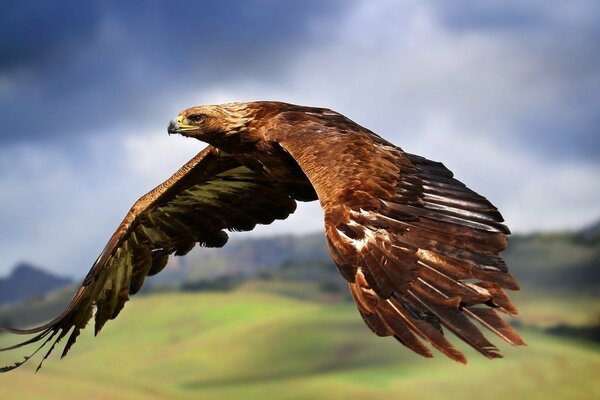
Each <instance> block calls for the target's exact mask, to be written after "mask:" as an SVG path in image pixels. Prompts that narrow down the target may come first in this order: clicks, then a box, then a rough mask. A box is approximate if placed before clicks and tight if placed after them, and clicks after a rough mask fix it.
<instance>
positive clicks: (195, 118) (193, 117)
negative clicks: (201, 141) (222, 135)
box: [187, 114, 206, 123]
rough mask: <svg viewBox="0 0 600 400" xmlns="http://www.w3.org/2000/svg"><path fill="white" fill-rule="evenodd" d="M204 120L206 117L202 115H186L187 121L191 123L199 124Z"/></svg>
mask: <svg viewBox="0 0 600 400" xmlns="http://www.w3.org/2000/svg"><path fill="white" fill-rule="evenodd" d="M205 118H206V115H204V114H191V115H188V117H187V119H189V120H190V121H191V122H196V123H198V122H201V121H203V120H204V119H205Z"/></svg>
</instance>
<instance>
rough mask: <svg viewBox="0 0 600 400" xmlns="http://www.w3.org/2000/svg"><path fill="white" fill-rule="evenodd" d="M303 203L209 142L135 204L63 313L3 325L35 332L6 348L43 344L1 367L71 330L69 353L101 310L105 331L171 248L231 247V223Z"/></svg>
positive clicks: (98, 323) (238, 225)
mask: <svg viewBox="0 0 600 400" xmlns="http://www.w3.org/2000/svg"><path fill="white" fill-rule="evenodd" d="M295 208H296V202H295V201H294V200H293V199H292V198H290V196H289V195H288V194H287V190H282V189H281V188H279V187H278V186H277V185H276V184H275V183H273V182H272V181H271V180H269V179H267V178H265V177H263V176H260V175H258V174H257V173H255V172H252V171H251V170H250V169H248V168H246V167H244V166H242V165H241V164H239V163H238V162H237V161H236V160H235V159H234V158H233V157H231V156H229V155H228V154H226V153H223V152H221V151H219V150H217V149H215V148H213V147H208V148H206V149H205V150H204V151H202V152H201V153H199V154H198V155H197V156H196V157H194V158H193V159H192V160H190V161H189V162H188V163H187V164H185V165H184V166H183V167H182V168H181V169H180V170H179V171H177V172H176V173H175V174H174V175H173V176H172V177H171V178H169V179H168V180H167V181H165V182H164V183H162V184H161V185H160V186H158V187H156V188H155V189H154V190H152V191H151V192H149V193H148V194H146V195H145V196H143V197H142V198H140V199H139V200H138V201H137V202H136V203H135V204H134V205H133V207H132V208H131V210H130V211H129V212H128V213H127V216H126V217H125V219H124V220H123V222H122V223H121V224H120V225H119V227H118V228H117V230H116V232H115V233H114V234H113V236H112V237H111V239H110V240H109V242H108V244H107V245H106V247H105V248H104V250H103V251H102V253H101V254H100V256H99V257H98V259H97V260H96V262H95V263H94V265H93V267H92V269H91V270H90V272H89V273H88V275H87V276H86V278H85V279H84V281H83V284H82V285H81V287H80V288H79V289H78V290H77V292H76V293H75V296H74V297H73V300H72V301H71V303H70V304H69V305H68V307H67V308H66V309H65V310H64V312H63V313H62V314H61V315H59V316H58V317H57V318H55V319H54V320H52V321H50V322H49V323H47V324H45V325H42V326H39V327H36V328H32V329H12V328H4V329H3V330H4V331H6V332H11V333H16V334H35V336H33V337H32V338H30V339H29V340H26V341H24V342H21V343H19V344H16V345H14V346H11V347H7V348H3V349H0V351H6V350H11V349H15V348H18V347H22V346H24V345H27V344H32V343H36V342H41V345H40V346H39V347H38V348H37V349H36V350H35V351H34V352H33V354H31V355H30V356H28V357H26V358H25V359H24V360H23V361H21V362H18V363H16V364H14V365H11V366H7V367H4V368H0V372H7V371H10V370H12V369H14V368H17V367H19V366H20V365H22V364H23V363H25V362H26V361H27V360H29V359H30V357H31V356H33V355H34V354H36V353H37V352H38V351H39V350H41V349H42V348H44V347H46V346H49V348H48V350H47V351H46V353H45V355H44V357H43V359H42V362H43V360H44V359H46V358H47V357H48V355H49V354H50V353H51V352H52V350H53V349H54V347H55V346H56V344H57V343H58V342H59V341H60V340H62V339H63V338H65V337H67V335H69V336H68V339H67V343H66V345H65V347H64V350H63V352H62V356H63V357H64V356H65V355H66V354H67V352H68V351H69V349H70V348H71V346H72V345H73V344H74V343H75V340H76V339H77V337H78V335H79V333H80V331H81V329H83V328H84V327H85V326H86V324H87V322H88V321H89V320H90V319H91V318H92V316H93V315H94V309H95V310H96V312H95V333H96V334H97V333H98V332H99V331H100V329H101V328H102V326H103V325H104V324H105V323H106V322H107V321H108V320H109V319H113V318H115V317H116V316H117V315H118V314H119V312H120V311H121V309H122V308H123V306H124V304H125V302H126V301H127V300H128V299H129V295H132V294H135V293H136V292H138V291H139V290H140V288H141V287H142V284H143V283H144V279H145V278H146V276H149V275H154V274H156V273H158V272H160V271H161V270H162V269H163V268H164V267H165V266H166V264H167V260H168V258H169V255H171V254H175V255H183V254H186V253H187V252H188V251H190V250H191V249H192V248H193V247H194V246H195V245H196V243H199V244H200V245H202V246H207V247H220V246H223V245H224V244H225V243H226V242H227V238H228V237H227V234H226V233H225V232H224V229H227V230H236V231H247V230H251V229H253V228H254V226H255V225H256V224H270V223H271V222H273V221H274V220H275V219H285V218H286V217H287V216H288V215H289V214H291V213H292V212H294V210H295ZM42 362H40V365H39V366H38V369H39V368H40V367H41V365H42Z"/></svg>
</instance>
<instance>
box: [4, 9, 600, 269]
mask: <svg viewBox="0 0 600 400" xmlns="http://www.w3.org/2000/svg"><path fill="white" fill-rule="evenodd" d="M251 100H278V101H285V102H291V103H297V104H303V105H312V106H320V107H328V108H331V109H334V110H336V111H338V112H341V113H342V114H344V115H346V116H348V117H349V118H351V119H353V120H354V121H356V122H358V123H359V124H361V125H363V126H365V127H367V128H369V129H371V130H373V131H375V132H377V133H378V134H380V135H381V136H383V137H384V138H386V139H388V140H389V141H391V142H393V143H395V144H396V145H398V146H400V147H401V148H403V149H404V150H405V151H408V152H411V153H416V154H419V155H422V156H425V157H428V158H431V159H434V160H438V161H442V162H444V164H445V165H446V166H447V167H448V168H450V169H451V170H452V171H453V172H454V173H455V175H456V176H457V178H459V179H460V180H462V181H463V182H465V183H466V184H467V185H468V186H470V187H471V188H473V189H474V190H476V191H478V192H480V193H481V194H483V195H485V196H486V197H487V198H488V199H490V200H491V201H492V202H493V203H494V204H495V205H496V206H497V207H498V208H499V209H500V210H501V211H502V213H503V215H504V217H505V219H506V221H507V224H508V225H509V227H510V228H511V229H512V231H513V232H521V233H527V232H533V231H539V230H563V229H571V230H572V229H579V228H581V227H584V226H586V225H588V224H591V223H593V222H595V221H596V220H598V219H599V218H600V201H598V198H600V184H599V178H598V177H599V176H600V132H598V131H599V129H600V3H598V2H597V1H594V0H589V1H585V0H573V1H568V2H564V1H558V0H543V1H542V0H532V1H527V2H523V1H516V0H508V1H503V2H498V1H485V0H480V1H466V0H458V1H452V2H445V1H433V0H389V1H387V0H381V1H377V2H374V1H348V0H345V1H342V0H329V1H328V0H318V1H317V0H308V1H302V2H297V1H275V0H273V1H269V0H248V1H244V2H241V1H240V2H234V1H195V2H190V1H183V0H175V1H174V0H171V1H146V2H135V1H127V2H124V1H117V0H114V1H111V0H105V1H86V2H81V1H76V0H63V1H57V0H48V1H44V2H23V1H11V0H5V1H2V2H1V3H0V120H1V122H2V127H1V128H0V254H2V258H1V259H0V275H2V274H6V273H8V271H10V269H11V268H12V267H13V266H14V265H15V264H16V263H17V262H19V261H28V262H31V263H34V264H37V265H39V266H41V267H43V268H45V269H48V270H51V271H54V272H57V273H61V274H63V275H70V276H81V275H83V274H84V273H85V272H86V271H87V270H88V269H89V267H90V266H91V263H92V262H93V261H94V260H95V258H96V256H97V255H98V253H99V252H100V250H101V249H102V248H103V247H104V244H105V243H106V241H107V239H108V238H109V237H110V235H111V234H112V232H113V231H114V229H115V228H116V226H117V225H118V223H119V222H120V220H121V219H122V218H123V216H124V215H125V213H126V212H127V210H128V209H129V207H130V206H131V204H132V203H133V202H134V201H135V200H136V199H137V198H138V197H140V196H141V195H142V194H144V193H145V192H147V191H148V190H150V189H151V188H152V187H154V186H156V185H157V184H159V183H160V182H161V181H162V180H164V179H166V178H167V177H168V176H170V175H171V173H172V172H174V171H175V170H176V169H177V168H179V166H181V165H182V164H183V163H185V161H187V160H188V159H189V158H191V157H192V156H194V155H195V154H196V153H197V152H198V151H200V150H201V149H202V148H203V147H204V146H205V145H204V144H203V143H201V142H198V141H195V140H193V139H189V138H183V137H178V136H172V137H169V136H168V135H167V133H166V126H167V124H168V121H169V120H170V119H171V118H173V117H174V116H176V115H177V114H178V113H179V111H181V110H182V109H185V108H187V107H190V106H192V105H199V104H217V103H223V102H230V101H251ZM320 229H322V212H321V210H320V209H319V206H318V204H317V203H316V202H313V203H308V204H302V205H301V206H300V207H299V209H298V211H297V212H296V213H295V214H294V216H292V217H291V218H290V219H288V220H286V221H277V222H276V223H275V224H273V225H270V226H267V227H260V228H259V229H257V230H255V231H254V232H252V233H245V234H244V235H246V236H249V235H252V234H254V235H274V234H278V233H308V232H316V231H318V230H320Z"/></svg>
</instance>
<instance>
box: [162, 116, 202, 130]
mask: <svg viewBox="0 0 600 400" xmlns="http://www.w3.org/2000/svg"><path fill="white" fill-rule="evenodd" d="M186 122H188V121H187V118H185V117H184V116H182V115H178V116H177V118H175V119H172V120H171V121H170V122H169V127H168V128H167V132H168V133H169V135H171V134H174V133H179V134H183V133H185V132H190V131H195V130H198V127H197V126H193V125H188V124H186Z"/></svg>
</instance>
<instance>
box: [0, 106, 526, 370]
mask: <svg viewBox="0 0 600 400" xmlns="http://www.w3.org/2000/svg"><path fill="white" fill-rule="evenodd" d="M169 133H178V134H181V135H184V136H189V137H194V138H196V139H199V140H202V141H205V142H208V143H209V144H210V146H209V147H208V148H206V149H205V150H204V151H202V152H201V153H199V154H198V155H197V156H196V157H194V158H193V159H192V160H190V161H189V162H188V163H187V164H185V165H184V166H183V167H182V168H181V169H180V170H179V171H177V172H176V173H175V174H174V175H173V176H172V177H171V178H169V179H168V180H167V181H165V182H164V183H162V184H161V185H159V186H158V187H156V188H155V189H154V190H152V191H151V192H149V193H148V194H146V195H145V196H143V197H141V198H140V200H138V201H137V202H136V203H135V204H134V205H133V207H132V208H131V210H130V211H129V212H128V214H127V215H126V217H125V219H124V220H123V222H122V223H121V224H120V225H119V227H118V228H117V230H116V231H115V233H114V235H113V236H112V237H111V238H110V240H109V242H108V244H107V245H106V247H105V248H104V250H103V251H102V253H101V254H100V256H99V257H98V259H97V260H96V262H95V263H94V265H93V266H92V269H91V270H90V272H89V273H88V275H87V276H86V278H85V279H84V281H83V283H82V286H81V287H80V288H79V290H78V291H77V292H76V294H75V296H74V298H73V300H72V301H71V303H70V304H69V305H68V307H67V308H66V309H65V311H64V312H63V313H62V314H60V315H59V316H58V317H56V318H55V319H54V320H52V321H50V322H49V323H47V324H44V325H42V326H39V327H35V328H31V329H13V328H4V330H5V331H7V332H11V333H15V334H31V335H34V336H33V337H32V338H31V339H28V340H26V341H24V342H21V343H18V344H16V345H14V346H11V347H8V348H4V349H0V351H2V350H12V349H15V348H18V347H21V346H24V345H29V344H33V343H38V342H41V345H40V346H39V347H38V348H37V349H36V350H35V351H34V353H33V354H36V353H37V352H38V351H40V350H41V349H42V348H45V347H48V350H46V353H45V354H44V356H43V358H42V361H43V360H44V359H45V358H47V357H48V355H49V354H50V353H51V352H52V350H53V349H54V348H55V346H56V345H57V343H58V342H59V341H61V340H62V339H63V338H65V337H66V338H67V342H66V344H65V347H64V349H63V353H62V355H63V356H64V355H66V354H67V352H68V351H69V349H70V348H71V346H72V345H73V344H74V343H75V341H76V339H77V337H78V335H79V333H80V331H81V329H83V328H84V327H85V326H86V324H87V322H88V321H89V320H90V319H91V318H92V317H93V318H94V319H95V332H96V333H98V332H99V331H100V330H101V329H102V327H103V326H104V324H105V323H106V322H107V321H108V320H110V319H113V318H115V317H116V316H117V315H118V314H119V312H120V310H121V309H122V308H123V306H124V304H125V302H126V301H127V300H128V299H129V296H130V295H132V294H135V293H137V292H138V291H139V290H140V288H141V287H142V285H143V282H144V279H145V277H146V276H148V275H153V274H156V273H159V272H160V271H161V270H162V269H163V268H164V267H165V266H166V265H167V261H168V258H169V256H170V255H173V254H174V255H184V254H186V253H187V252H189V251H190V250H191V249H192V248H193V247H194V246H195V245H196V244H200V245H202V246H214V247H220V246H223V245H224V244H225V243H226V242H227V233H226V232H225V231H227V230H230V231H236V230H237V231H246V230H251V229H253V228H254V226H255V225H256V224H270V223H271V222H273V221H274V220H275V219H284V218H286V217H287V216H288V215H289V214H291V213H292V212H293V211H294V210H295V207H296V203H295V201H296V200H300V201H310V200H316V199H318V200H319V201H320V203H321V206H322V207H323V210H324V213H325V233H326V239H327V245H328V247H329V249H330V252H331V257H332V259H333V261H334V262H335V264H336V266H337V267H338V269H339V271H340V273H341V275H342V276H343V278H344V279H346V280H347V281H348V285H349V289H350V292H351V294H352V296H353V298H354V300H355V302H356V305H357V307H358V311H359V313H360V315H361V316H362V318H363V320H364V321H365V323H366V324H367V326H368V327H369V328H370V329H371V330H372V331H373V332H374V333H376V334H377V335H379V336H393V337H395V338H396V339H397V340H398V341H400V342H401V343H402V344H404V345H405V346H407V347H408V348H410V349H412V350H413V351H415V352H417V353H418V354H421V355H423V356H426V357H431V356H432V353H431V351H430V350H429V348H428V347H427V345H426V343H429V344H430V345H431V346H432V347H434V348H435V349H437V350H439V351H440V352H442V353H444V354H445V355H447V356H448V357H450V358H452V359H454V360H456V361H459V362H466V358H465V357H464V355H463V354H462V353H461V352H460V351H458V350H457V349H456V348H454V347H453V345H452V344H451V343H450V342H449V341H448V340H447V339H446V338H445V337H444V335H443V330H444V328H445V329H447V330H449V331H452V332H453V333H454V334H455V335H456V336H458V337H459V338H461V339H462V340H463V341H465V342H466V343H468V344H469V345H471V346H472V347H473V348H475V349H476V350H478V351H479V352H480V353H482V354H483V355H485V356H487V357H489V358H496V357H500V354H499V352H498V349H497V348H496V347H495V346H494V345H493V344H492V343H491V342H489V341H488V340H487V339H486V338H485V336H484V335H483V333H482V332H481V331H480V330H479V329H478V327H477V326H476V325H474V324H473V321H476V322H477V323H478V324H479V325H481V326H482V327H484V328H486V329H487V330H489V331H490V332H492V333H494V334H496V335H497V336H499V337H500V338H502V339H503V340H505V341H507V342H508V343H510V344H513V345H520V344H523V341H522V340H521V338H520V337H519V336H518V334H517V333H516V332H515V331H514V330H513V329H512V328H511V327H510V326H509V325H508V324H507V323H506V322H505V321H504V320H503V319H502V318H500V316H499V315H498V313H497V312H502V313H505V314H514V313H516V308H515V307H514V306H513V305H512V303H511V302H510V300H509V299H508V297H507V295H506V293H505V292H504V289H510V290H517V289H518V285H517V283H516V281H515V280H514V278H513V277H512V276H511V275H510V273H509V272H508V270H507V267H506V265H505V263H504V262H503V260H502V258H501V257H500V256H499V254H500V252H502V251H503V250H504V249H505V247H506V243H507V242H506V236H507V235H508V234H509V231H508V229H507V228H506V226H505V225H504V224H503V220H502V216H501V215H500V213H499V212H498V210H497V209H496V208H495V207H494V206H493V205H492V204H491V203H490V202H489V201H488V200H487V199H485V198H484V197H482V196H480V195H479V194H477V193H475V192H474V191H472V190H470V189H469V188H467V187H466V186H465V185H464V184H463V183H461V182H460V181H458V180H456V179H455V178H454V177H453V174H452V173H451V172H450V171H449V170H448V169H446V168H445V167H444V166H443V165H442V164H441V163H438V162H433V161H430V160H427V159H426V158H423V157H420V156H416V155H412V154H408V153H405V152H404V151H403V150H402V149H400V148H399V147H396V146H394V145H393V144H391V143H389V142H387V141H386V140H384V139H382V138H381V137H379V136H377V135H376V134H375V133H373V132H371V131H369V130H368V129H366V128H363V127H361V126H360V125H358V124H356V123H355V122H353V121H351V120H349V119H348V118H346V117H344V116H343V115H341V114H338V113H336V112H334V111H332V110H329V109H324V108H314V107H303V106H296V105H292V104H286V103H278V102H253V103H231V104H223V105H219V106H198V107H192V108H189V109H187V110H184V111H183V112H182V113H181V114H180V115H179V116H178V117H177V118H176V119H175V120H173V121H171V124H170V125H169ZM94 311H95V313H94ZM33 354H32V355H33ZM30 357H31V356H29V357H27V358H25V360H23V361H21V362H18V363H16V364H14V365H12V366H7V367H4V368H1V369H0V372H6V371H9V370H12V369H14V368H16V367H18V366H20V365H22V364H23V363H24V362H26V361H27V360H28V359H29V358H30ZM40 366H41V363H40ZM38 368H39V367H38Z"/></svg>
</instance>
